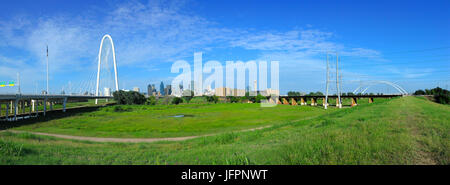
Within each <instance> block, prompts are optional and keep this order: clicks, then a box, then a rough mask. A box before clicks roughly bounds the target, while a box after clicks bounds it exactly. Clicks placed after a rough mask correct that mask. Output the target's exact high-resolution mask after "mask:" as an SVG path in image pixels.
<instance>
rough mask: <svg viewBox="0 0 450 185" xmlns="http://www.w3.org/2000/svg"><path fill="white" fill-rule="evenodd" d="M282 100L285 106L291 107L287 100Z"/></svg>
mask: <svg viewBox="0 0 450 185" xmlns="http://www.w3.org/2000/svg"><path fill="white" fill-rule="evenodd" d="M281 100H282V101H283V104H284V105H289V102H288V101H287V100H286V98H282V99H281Z"/></svg>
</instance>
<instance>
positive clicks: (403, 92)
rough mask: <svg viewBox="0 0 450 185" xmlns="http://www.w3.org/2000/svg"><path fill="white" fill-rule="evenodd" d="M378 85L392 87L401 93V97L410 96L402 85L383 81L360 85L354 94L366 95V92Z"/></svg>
mask: <svg viewBox="0 0 450 185" xmlns="http://www.w3.org/2000/svg"><path fill="white" fill-rule="evenodd" d="M378 84H385V85H388V86H391V87H393V88H394V89H395V90H397V91H398V92H399V94H401V95H407V94H408V92H407V91H406V90H405V89H403V88H402V87H401V86H400V85H398V84H395V83H392V82H389V81H382V80H378V81H369V82H365V83H363V84H361V85H359V86H358V87H357V88H356V89H355V90H354V91H353V94H358V93H361V94H364V93H366V91H367V90H368V89H369V88H371V87H372V86H374V85H378Z"/></svg>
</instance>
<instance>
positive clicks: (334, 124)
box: [0, 97, 450, 165]
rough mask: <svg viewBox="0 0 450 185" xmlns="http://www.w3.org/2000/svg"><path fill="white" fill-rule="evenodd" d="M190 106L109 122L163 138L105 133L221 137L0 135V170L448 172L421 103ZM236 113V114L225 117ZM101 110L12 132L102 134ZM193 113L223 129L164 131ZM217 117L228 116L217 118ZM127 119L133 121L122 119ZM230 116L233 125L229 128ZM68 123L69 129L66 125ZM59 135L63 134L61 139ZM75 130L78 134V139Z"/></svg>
mask: <svg viewBox="0 0 450 185" xmlns="http://www.w3.org/2000/svg"><path fill="white" fill-rule="evenodd" d="M190 106H194V105H183V106H181V107H171V106H168V107H160V108H161V109H160V110H158V108H157V107H158V106H157V107H151V108H148V109H149V110H144V108H143V107H141V106H135V107H133V108H132V110H131V111H129V112H128V111H127V112H121V113H120V114H118V115H117V116H118V117H117V119H122V120H128V121H129V124H130V126H131V127H135V128H150V127H146V126H145V124H139V125H135V123H137V122H142V120H146V119H153V118H152V117H154V116H157V115H160V116H162V117H163V118H162V120H166V121H167V122H166V123H169V125H167V127H164V124H163V122H164V121H161V123H159V122H156V123H155V125H156V126H155V127H158V128H159V129H161V130H165V131H166V132H155V131H151V132H142V131H140V130H139V129H138V130H134V131H133V129H128V130H127V129H126V128H127V127H126V126H118V125H117V123H112V124H113V125H115V126H113V127H116V128H124V129H125V130H123V132H124V133H127V134H120V132H118V131H115V132H116V133H114V134H113V135H116V136H120V137H122V136H130V137H131V136H133V137H140V136H142V134H147V133H148V134H151V135H152V136H158V137H159V136H161V137H162V136H169V135H174V136H175V135H184V134H187V135H188V134H194V133H216V132H217V133H222V134H218V135H215V136H208V137H200V138H195V139H191V140H186V141H177V142H168V141H165V142H156V143H94V142H86V141H75V140H66V139H57V138H53V137H44V136H37V135H33V134H28V133H22V134H14V133H10V132H1V133H0V138H1V139H0V164H445V165H448V164H450V140H449V136H448V134H449V133H450V132H449V131H450V121H449V120H450V106H448V105H441V104H436V103H433V102H431V101H428V100H425V99H420V98H416V97H404V98H395V99H391V100H387V101H376V102H375V103H373V104H365V105H361V106H357V107H353V108H345V109H340V110H338V109H333V110H328V111H324V110H321V109H320V108H314V107H300V106H297V107H291V106H278V107H276V108H274V110H273V112H276V113H274V114H273V113H272V114H271V113H267V112H265V111H264V110H259V107H258V106H255V107H252V106H253V105H252V104H218V105H198V106H199V107H198V108H197V109H195V108H192V107H191V108H190ZM234 106H235V107H234ZM231 107H233V108H231ZM236 108H238V109H239V110H233V109H236ZM108 109H112V108H111V107H107V108H104V109H101V110H99V111H97V112H91V113H82V114H81V115H79V116H81V117H79V118H78V119H74V118H71V117H69V118H61V119H58V120H56V119H54V120H51V121H48V122H43V123H37V124H35V125H28V126H23V127H18V128H15V129H20V130H33V131H49V132H50V131H52V132H57V133H65V132H67V133H72V134H76V135H85V134H84V132H87V133H88V134H86V135H90V134H99V133H102V129H105V128H108V126H107V125H103V124H102V122H105V123H106V122H107V119H109V116H110V115H109V114H110V113H109V110H108ZM146 109H147V108H146ZM200 109H203V110H204V111H205V110H206V111H207V113H205V114H206V115H208V114H209V115H211V117H213V118H208V117H205V118H204V119H210V120H220V119H228V121H227V122H223V123H221V124H215V123H214V122H210V123H209V124H212V125H213V126H209V127H208V126H207V128H204V126H206V125H208V122H202V123H201V125H202V127H198V128H199V129H201V128H203V129H205V130H201V131H196V129H195V128H196V127H195V126H194V125H192V124H196V121H192V122H188V121H182V122H183V123H184V124H191V126H188V125H183V126H185V127H183V128H185V129H186V130H182V129H180V130H179V131H178V132H174V130H176V129H177V128H180V127H178V125H171V124H170V121H169V120H171V119H172V118H167V117H166V116H170V115H174V114H179V113H184V114H192V115H195V116H194V117H186V118H182V119H191V118H192V119H195V118H198V120H197V121H201V120H203V119H200V118H201V116H202V115H203V111H200ZM140 111H143V112H147V113H145V114H142V113H140ZM156 111H161V113H160V114H157V113H155V112H156ZM221 112H231V114H226V115H222V116H223V117H217V116H220V115H221V114H220V113H221ZM248 112H251V113H248ZM259 112H262V113H259ZM270 112H272V111H270ZM127 114H129V115H130V116H126V115H127ZM135 114H137V115H138V117H137V118H127V117H131V116H132V115H135ZM206 115H203V116H206ZM231 115H233V116H235V115H237V116H240V118H241V119H236V120H233V119H232V118H231V117H232V116H231ZM245 115H248V116H249V117H248V120H249V121H248V122H245V120H242V119H247V117H245ZM91 117H93V118H91ZM72 119H73V120H75V122H74V123H73V125H70V121H73V120H72ZM79 119H86V121H92V122H89V123H90V124H91V125H89V124H83V122H82V121H78V120H79ZM302 119H305V120H302ZM113 120H116V118H115V119H113ZM240 120H242V122H239V121H240ZM296 120H298V121H296ZM66 121H67V122H66ZM95 121H100V122H98V123H97V122H95ZM144 122H145V121H144ZM232 122H238V123H239V124H233V123H232ZM267 122H270V123H267ZM59 124H60V125H59ZM241 124H242V125H241ZM268 124H269V125H274V126H272V127H269V128H265V129H262V130H256V131H247V132H237V131H234V132H232V131H231V130H240V129H242V128H247V127H258V126H260V125H268ZM63 125H65V126H63ZM81 126H84V127H81ZM221 126H223V127H224V128H223V129H221ZM65 127H67V129H66V130H67V131H64V130H65V129H64V128H65ZM77 127H80V129H79V130H78V131H77V129H76V128H77ZM219 131H220V132H219ZM177 133H182V134H177ZM100 135H101V134H100ZM103 136H106V135H103Z"/></svg>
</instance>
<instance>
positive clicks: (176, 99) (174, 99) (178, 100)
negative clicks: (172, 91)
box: [172, 97, 183, 105]
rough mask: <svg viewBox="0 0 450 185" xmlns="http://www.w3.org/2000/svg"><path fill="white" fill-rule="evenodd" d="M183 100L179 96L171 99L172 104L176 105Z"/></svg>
mask: <svg viewBox="0 0 450 185" xmlns="http://www.w3.org/2000/svg"><path fill="white" fill-rule="evenodd" d="M182 102H183V99H182V98H180V97H175V98H173V99H172V104H175V105H178V104H180V103H182Z"/></svg>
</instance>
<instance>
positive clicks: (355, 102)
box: [352, 98, 358, 107]
mask: <svg viewBox="0 0 450 185" xmlns="http://www.w3.org/2000/svg"><path fill="white" fill-rule="evenodd" d="M356 105H358V102H357V100H356V98H352V107H353V106H356Z"/></svg>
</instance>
